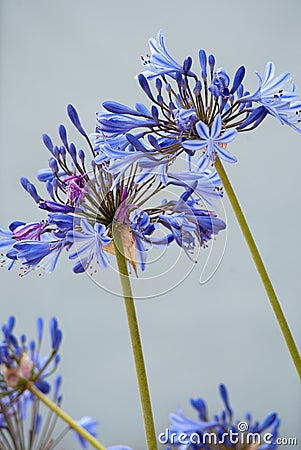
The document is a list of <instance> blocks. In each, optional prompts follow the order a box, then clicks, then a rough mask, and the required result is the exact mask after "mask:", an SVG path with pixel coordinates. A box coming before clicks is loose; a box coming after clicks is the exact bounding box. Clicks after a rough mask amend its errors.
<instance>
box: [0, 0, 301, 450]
mask: <svg viewBox="0 0 301 450" xmlns="http://www.w3.org/2000/svg"><path fill="white" fill-rule="evenodd" d="M300 19H301V9H300V2H299V1H298V0H290V1H289V2H282V1H280V0H277V1H272V0H266V1H265V2H252V3H251V2H246V1H238V0H233V1H230V2H224V1H221V0H216V1H215V2H214V3H208V2H204V1H202V0H198V1H196V0H188V1H186V2H182V1H178V0H176V1H175V0H173V1H171V0H167V1H165V2H160V1H159V0H153V1H152V2H141V1H137V0H133V1H128V2H122V1H115V2H104V1H100V0H87V1H85V2H74V1H71V0H61V1H59V0H52V1H51V2H50V1H45V0H26V1H25V0H10V1H6V0H2V1H1V84H0V89H1V93H0V95H1V109H0V114H1V133H0V139H1V145H0V152H1V153H0V154H1V164H0V189H1V209H0V219H1V220H0V223H1V226H3V227H7V226H8V224H9V223H10V221H12V220H15V219H19V220H25V221H31V220H36V219H40V217H41V211H38V210H37V209H36V208H35V205H34V202H33V201H32V200H31V199H30V197H29V196H28V195H27V194H26V193H25V191H24V190H23V189H22V188H21V186H20V184H19V181H18V180H19V178H20V177H21V176H23V175H24V176H27V177H28V178H30V179H32V180H34V177H35V174H36V172H37V170H38V169H40V168H42V167H46V166H47V159H48V153H47V150H46V149H45V148H44V146H43V145H42V143H41V137H40V136H41V134H42V133H44V132H47V133H49V134H50V135H51V136H56V133H57V131H56V130H57V126H58V125H59V124H60V123H65V124H67V118H66V113H65V111H66V105H67V103H70V102H71V103H73V104H74V105H75V106H76V107H77V108H78V110H79V113H80V117H81V118H82V121H83V123H84V124H85V126H86V128H87V129H88V130H89V131H91V132H92V131H93V130H94V126H95V112H96V111H97V110H99V109H100V106H101V102H102V101H104V100H108V99H111V100H117V101H119V102H121V103H125V104H129V105H134V104H135V102H137V101H144V95H143V93H142V92H141V91H140V90H139V88H138V84H137V82H136V80H135V79H134V75H135V74H136V73H138V72H139V71H140V70H141V66H140V62H139V57H140V55H144V54H146V53H147V52H148V45H147V39H148V38H149V37H151V36H155V35H156V34H157V32H158V30H159V29H163V30H164V32H165V35H166V41H167V46H168V49H169V51H170V53H171V54H172V55H173V56H174V57H175V58H176V59H179V60H180V61H182V60H183V59H184V57H186V56H187V55H189V54H190V55H192V56H193V57H194V60H195V62H197V52H198V50H199V49H200V48H204V49H206V50H207V51H208V52H213V53H214V54H215V56H216V58H217V64H218V66H223V67H225V68H226V70H227V71H228V72H229V73H230V74H232V73H234V71H235V70H236V68H237V67H238V66H239V65H241V64H245V65H246V67H247V77H246V82H245V84H247V85H248V86H249V87H250V89H254V88H255V87H256V86H257V79H256V77H255V74H254V72H255V70H258V71H259V72H260V73H263V71H264V67H265V64H266V62H267V61H269V60H272V61H274V62H275V64H276V68H277V72H278V73H280V72H283V71H285V70H289V71H291V73H292V75H293V77H294V79H295V81H296V83H297V86H299V87H300V88H301V72H300V61H301V50H300V45H299V41H300V36H299V30H300ZM231 150H232V152H233V154H235V155H236V156H237V157H238V159H239V162H238V164H236V165H235V166H233V167H229V166H228V167H227V170H228V173H229V176H230V177H231V180H232V181H233V184H234V187H235V189H236V191H237V193H238V195H239V199H240V201H241V203H242V205H243V208H244V210H245V212H246V215H247V218H248V221H249V223H250V225H251V228H252V230H253V232H254V235H255V237H256V241H257V243H258V245H259V247H260V249H261V252H262V255H263V258H264V261H265V263H266V265H267V267H268V271H269V273H270V275H271V277H272V279H273V281H274V285H275V287H276V290H277V293H278V294H279V297H280V299H281V302H282V305H283V308H284V311H285V313H286V316H287V318H288V320H289V323H290V325H291V328H292V331H293V333H294V335H295V337H296V340H297V341H298V343H299V345H300V344H301V343H300V337H301V336H300V309H301V308H300V248H301V240H300V232H299V229H300V200H299V174H300V162H301V152H300V150H301V148H300V135H298V134H297V133H295V132H294V131H293V130H291V129H289V128H288V127H287V128H285V127H282V126H281V125H280V124H279V123H278V122H277V121H276V120H272V119H271V118H268V119H267V120H266V121H265V122H264V123H263V124H262V126H261V127H260V128H259V129H257V130H256V131H255V132H254V133H250V134H243V135H241V136H240V137H239V139H237V140H236V141H235V142H234V143H233V144H232V146H231ZM224 205H225V208H226V211H227V217H228V242H227V247H226V252H225V256H224V258H223V261H222V264H221V266H220V267H219V269H218V271H217V273H216V274H215V276H214V277H213V279H212V280H211V281H209V282H208V283H206V284H205V285H202V286H200V284H199V281H198V280H199V272H198V268H197V267H196V268H195V269H194V271H193V272H192V273H191V274H190V276H189V277H188V278H186V279H185V280H184V281H183V282H182V283H181V284H180V285H179V286H178V287H177V288H176V289H174V290H172V291H170V292H169V293H167V294H165V295H163V296H162V297H160V298H155V299H149V300H145V301H141V300H140V301H139V302H138V304H137V309H138V315H139V321H140V326H141V332H142V336H143V345H144V350H145V354H146V363H147V369H148V374H149V381H150V386H151V394H152V400H153V407H154V410H155V417H156V426H157V432H158V433H159V432H161V431H163V430H164V429H165V427H166V426H167V425H168V424H169V420H168V414H169V413H170V412H172V411H175V409H176V406H178V405H180V406H181V407H182V408H183V409H184V412H185V413H187V414H188V415H191V416H192V417H193V411H192V410H191V409H190V407H189V398H190V397H196V396H201V395H202V396H203V397H204V398H206V400H207V402H208V405H209V408H210V411H211V413H212V414H213V413H215V412H219V411H220V410H221V406H222V405H221V401H220V399H219V396H218V384H219V383H220V382H224V383H225V384H226V385H227V386H228V388H229V391H230V398H231V403H232V406H233V408H234V410H235V412H236V416H237V418H239V417H242V416H243V414H244V413H245V412H246V411H251V412H252V413H253V416H254V417H255V418H258V420H262V419H263V418H264V417H265V415H266V413H268V412H270V411H272V410H276V411H277V412H278V413H279V415H280V417H281V419H282V426H281V432H280V435H281V436H286V437H288V436H295V437H299V443H300V442H301V439H300V436H298V425H299V424H300V390H299V383H298V377H297V375H296V372H295V369H294V367H293V365H292V363H291V361H290V357H289V354H288V352H287V350H286V348H285V345H284V341H283V339H282V337H281V334H280V331H279V329H278V326H277V324H276V321H275V319H274V317H273V314H272V310H271V308H270V306H269V304H268V300H267V298H266V295H265V293H264V291H263V288H262V286H261V283H260V281H259V278H258V275H257V273H256V271H255V269H254V264H253V263H252V261H251V259H250V256H249V253H248V250H247V247H246V245H245V243H244V241H243V238H242V236H241V233H240V231H239V228H238V226H237V223H236V221H235V219H234V217H233V213H232V212H231V209H230V205H229V204H228V201H227V199H225V201H224ZM71 267H72V266H71V264H70V263H69V261H68V260H67V259H65V260H62V261H60V264H59V266H58V268H57V270H56V271H55V273H54V274H52V275H49V276H44V277H38V276H37V275H35V274H31V275H30V276H28V277H25V278H23V279H20V278H18V276H17V271H14V272H7V271H6V269H2V270H1V271H0V280H1V301H0V321H1V323H3V322H5V321H6V319H7V317H8V316H9V315H11V314H14V315H16V317H17V320H18V330H19V332H20V333H21V332H23V331H26V332H27V333H28V334H30V333H32V334H33V332H34V328H35V319H36V317H37V316H39V315H41V316H43V317H44V318H45V319H47V320H48V319H50V318H51V317H52V316H53V315H55V316H56V317H57V318H58V320H59V322H60V324H61V326H62V328H63V332H64V340H63V346H62V358H63V361H62V364H61V372H62V373H63V376H64V385H63V391H64V407H65V409H66V410H67V411H68V412H69V413H70V414H71V415H73V416H74V417H75V418H79V417H81V416H83V415H91V416H92V417H94V418H96V419H97V420H99V422H100V427H99V431H100V433H99V437H100V440H101V441H102V442H104V443H105V444H106V445H112V444H114V443H116V444H117V443H124V444H127V445H129V446H131V447H133V448H134V449H135V450H143V449H144V448H145V446H144V437H143V426H142V420H141V415H140V406H139V398H138V393H137V388H136V381H135V372H134V366H133V360H132V354H131V349H130V344H129V337H128V331H127V325H126V317H125V312H124V307H123V304H122V301H121V300H120V299H117V298H116V297H114V296H113V295H110V294H109V293H107V292H105V291H103V290H102V289H100V288H99V287H98V286H97V285H95V284H94V283H92V282H91V280H90V279H89V278H88V277H87V276H85V275H77V276H76V275H74V274H73V273H72V270H71ZM177 270H179V269H177ZM179 276H181V273H180V272H179V273H176V274H175V278H177V277H179ZM300 347H301V345H300ZM300 445H301V444H299V446H298V447H295V448H301V447H300ZM62 448H68V449H69V450H70V449H77V447H76V444H75V443H74V440H73V439H72V437H71V436H69V437H68V438H67V439H66V440H65V444H64V446H62Z"/></svg>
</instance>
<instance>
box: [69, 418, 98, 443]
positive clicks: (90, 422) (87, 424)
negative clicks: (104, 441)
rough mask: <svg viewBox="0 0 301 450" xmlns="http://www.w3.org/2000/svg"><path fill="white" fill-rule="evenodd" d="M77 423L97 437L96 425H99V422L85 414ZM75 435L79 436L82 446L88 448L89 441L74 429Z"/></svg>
mask: <svg viewBox="0 0 301 450" xmlns="http://www.w3.org/2000/svg"><path fill="white" fill-rule="evenodd" d="M77 423H78V424H79V425H80V426H81V427H83V428H84V429H85V430H86V431H88V433H90V434H91V435H92V436H93V437H97V431H96V427H97V426H98V422H97V421H96V420H94V419H92V418H91V417H89V416H84V417H82V418H81V419H79V420H78V421H77ZM74 434H75V436H76V437H77V439H78V441H79V443H80V445H81V446H82V448H88V442H87V441H86V439H85V438H83V436H82V435H80V434H79V433H78V432H77V431H74Z"/></svg>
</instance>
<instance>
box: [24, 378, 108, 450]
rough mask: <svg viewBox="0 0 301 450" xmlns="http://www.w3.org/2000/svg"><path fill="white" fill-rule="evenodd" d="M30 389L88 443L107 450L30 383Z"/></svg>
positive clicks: (28, 385) (100, 449) (98, 449)
mask: <svg viewBox="0 0 301 450" xmlns="http://www.w3.org/2000/svg"><path fill="white" fill-rule="evenodd" d="M26 389H28V390H29V391H30V392H31V393H32V394H33V395H35V396H36V397H37V398H38V399H39V400H41V402H43V403H44V404H45V405H46V406H48V408H50V409H51V410H52V411H53V412H54V413H55V414H56V415H57V416H59V417H60V418H61V419H63V420H64V421H65V422H66V423H67V424H68V425H69V426H70V427H71V428H73V430H75V431H76V432H77V433H79V434H80V435H81V436H82V437H83V438H84V439H86V441H88V442H89V443H90V444H91V445H92V446H93V447H94V448H97V450H106V448H105V447H104V446H103V445H101V444H100V443H99V442H98V441H97V440H96V439H95V438H94V437H93V436H92V435H91V434H90V433H88V431H86V430H85V429H84V428H83V427H81V426H80V425H79V424H78V423H77V422H75V420H73V419H72V418H71V417H70V416H69V415H68V414H66V413H65V411H63V410H62V409H61V408H59V407H58V406H57V405H56V404H55V403H53V401H51V400H50V399H49V398H48V397H46V395H44V394H43V393H42V392H41V391H40V390H39V389H38V388H36V387H35V385H34V384H33V383H30V382H28V383H27V384H26Z"/></svg>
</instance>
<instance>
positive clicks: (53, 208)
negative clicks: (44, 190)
mask: <svg viewBox="0 0 301 450" xmlns="http://www.w3.org/2000/svg"><path fill="white" fill-rule="evenodd" d="M39 208H40V209H45V210H46V211H48V212H54V213H55V212H62V213H66V214H67V213H72V212H74V211H75V208H74V207H73V206H69V205H61V204H60V203H56V202H52V201H50V200H45V201H43V202H41V203H39Z"/></svg>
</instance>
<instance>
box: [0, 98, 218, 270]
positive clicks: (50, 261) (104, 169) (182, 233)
mask: <svg viewBox="0 0 301 450" xmlns="http://www.w3.org/2000/svg"><path fill="white" fill-rule="evenodd" d="M67 112H68V115H69V118H70V120H71V122H72V123H73V125H74V126H75V128H76V129H77V130H78V131H79V133H80V134H81V136H82V137H83V140H84V142H85V143H86V144H87V147H88V152H89V153H87V152H85V151H84V150H83V149H77V148H76V147H75V145H74V144H73V143H72V142H69V140H68V136H67V130H66V128H65V126H64V125H60V126H59V129H58V131H59V138H60V141H61V142H60V144H59V145H55V144H54V143H53V142H52V139H51V138H50V137H49V136H48V135H46V134H44V135H43V142H44V144H45V146H46V148H47V149H48V151H49V152H50V158H49V167H47V168H45V169H42V170H39V172H38V174H37V177H38V180H39V181H40V182H42V183H43V184H44V185H45V186H44V187H46V189H44V190H45V191H47V195H46V197H45V196H42V194H41V195H40V193H39V192H38V190H37V188H36V186H35V185H34V184H33V183H32V182H31V181H30V180H28V179H27V178H25V177H22V178H21V184H22V186H23V188H24V189H25V190H26V191H27V193H28V194H29V195H30V196H31V197H32V198H33V199H34V201H35V202H36V204H37V205H38V207H39V208H40V209H41V210H44V211H45V212H46V213H47V217H44V218H43V219H42V220H41V221H39V222H22V221H14V222H12V223H11V224H10V226H9V229H8V230H4V229H0V238H1V239H0V250H1V251H2V260H1V264H2V266H3V265H7V266H8V268H9V269H11V268H12V267H14V266H15V264H16V262H21V264H22V266H21V271H20V275H21V276H23V275H24V274H26V273H29V272H31V271H32V270H35V269H37V270H39V273H43V272H52V271H53V270H54V269H55V267H56V264H57V261H58V259H59V256H60V255H61V254H62V252H63V251H67V252H68V255H69V258H70V259H71V260H74V266H73V271H74V272H75V273H80V272H84V271H88V272H89V273H90V274H91V275H93V273H95V271H96V270H97V268H98V267H102V268H106V267H108V266H109V265H110V261H109V255H110V254H115V246H114V239H113V228H114V226H115V225H116V224H117V225H118V227H119V232H120V233H121V235H122V243H123V249H122V250H123V251H124V255H125V257H126V259H127V261H128V262H129V263H130V264H131V266H132V267H133V269H134V271H135V272H136V273H137V262H138V263H139V265H140V268H141V269H142V270H144V269H145V264H146V255H147V251H148V250H149V249H150V248H152V247H153V246H168V245H169V244H171V243H172V242H175V243H176V244H177V245H179V246H180V247H181V249H183V250H184V251H185V252H186V253H187V255H188V256H189V257H191V258H192V259H193V257H192V256H191V254H193V252H194V251H195V249H196V248H200V247H206V246H207V245H208V244H207V243H208V241H209V240H210V239H211V238H212V237H213V236H215V235H216V234H218V232H219V231H220V230H223V229H224V228H225V226H226V225H225V223H224V222H223V221H222V220H221V219H219V218H218V217H217V213H216V212H215V210H214V205H215V203H216V202H217V201H218V200H219V199H220V197H221V195H222V191H221V186H220V180H219V178H218V176H217V174H216V172H215V171H205V172H203V173H197V172H195V171H188V170H187V171H181V172H176V171H174V172H171V171H168V172H167V171H166V170H165V169H164V165H162V170H159V171H156V170H153V168H152V164H153V162H154V159H153V157H152V156H150V157H149V156H148V155H146V156H145V157H144V158H142V159H141V158H139V161H138V159H137V158H136V155H137V151H136V147H138V148H140V146H141V144H140V141H139V140H138V138H137V137H135V136H126V137H124V139H125V140H126V142H127V147H128V148H127V150H126V151H124V152H123V153H124V155H125V156H127V155H129V158H126V160H125V159H124V158H122V161H121V162H120V160H119V153H118V151H117V150H116V151H115V155H114V154H112V153H110V151H111V150H110V151H109V153H110V156H109V157H108V158H107V157H106V156H104V155H105V154H104V153H100V152H99V151H98V148H97V145H95V147H93V145H92V142H91V140H90V138H89V137H88V135H87V133H86V131H85V130H84V128H83V126H82V124H81V122H80V119H79V116H78V114H77V112H76V110H75V108H74V107H73V106H71V105H68V108H67ZM120 151H121V150H120ZM120 151H119V152H120ZM138 153H139V155H140V151H139V152H138ZM171 186H172V187H173V189H174V190H175V194H174V195H173V197H172V199H168V198H166V197H168V195H170V194H169V192H167V194H166V196H165V195H164V198H163V197H162V195H163V193H164V190H166V188H167V187H168V188H169V189H170V187H171ZM160 195H161V197H160ZM158 229H160V231H161V230H165V231H164V232H163V234H162V232H160V234H158Z"/></svg>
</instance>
